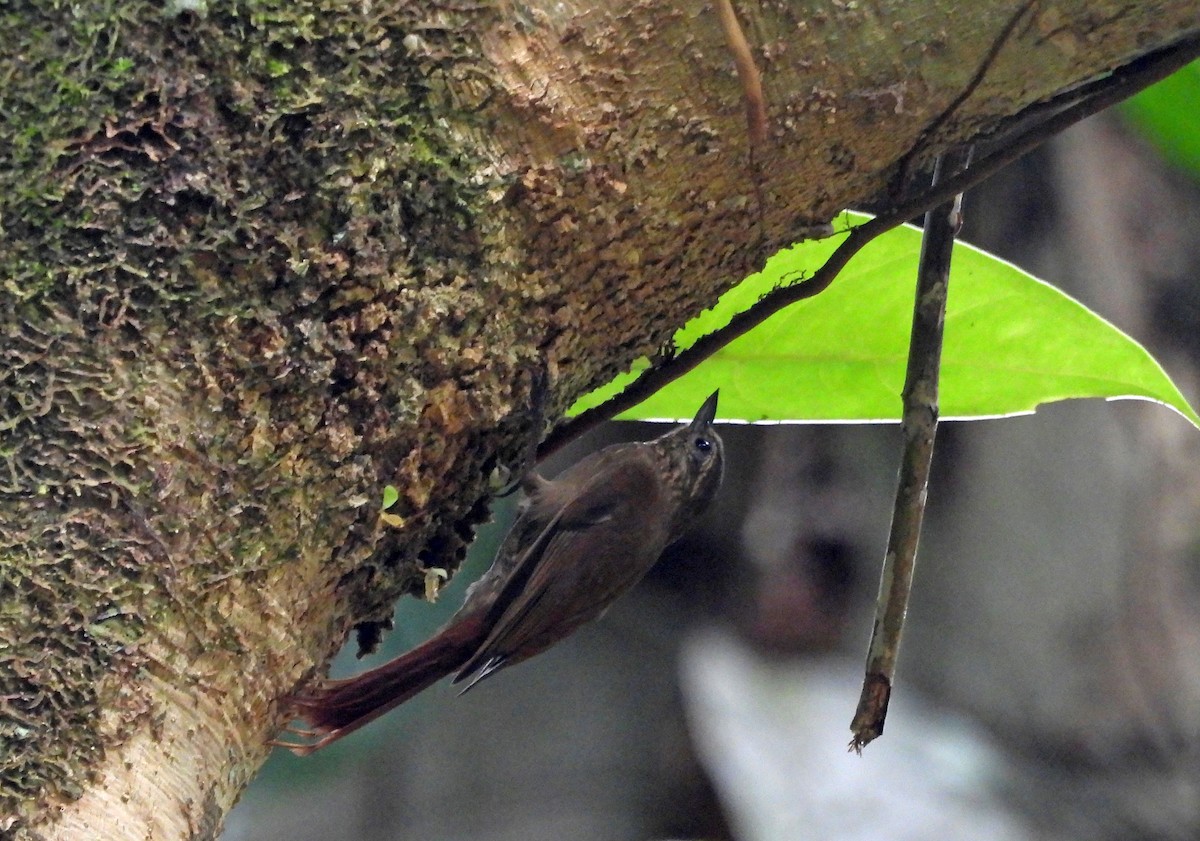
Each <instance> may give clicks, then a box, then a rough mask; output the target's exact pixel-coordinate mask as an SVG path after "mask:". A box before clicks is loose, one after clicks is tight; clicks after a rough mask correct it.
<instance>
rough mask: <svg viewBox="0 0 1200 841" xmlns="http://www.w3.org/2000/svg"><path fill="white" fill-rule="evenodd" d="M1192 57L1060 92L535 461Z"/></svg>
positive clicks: (1195, 51) (568, 425)
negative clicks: (884, 239) (966, 163)
mask: <svg viewBox="0 0 1200 841" xmlns="http://www.w3.org/2000/svg"><path fill="white" fill-rule="evenodd" d="M1198 55H1200V36H1196V35H1194V36H1191V37H1189V38H1184V39H1182V40H1180V41H1177V42H1176V43H1175V44H1173V45H1171V46H1170V47H1165V48H1163V49H1162V50H1158V51H1156V52H1154V53H1150V54H1148V55H1146V56H1143V57H1142V58H1139V59H1137V60H1135V61H1133V62H1131V63H1129V64H1128V65H1126V66H1125V67H1122V68H1119V69H1117V70H1114V71H1113V72H1112V74H1111V75H1110V76H1108V77H1106V78H1104V79H1102V80H1098V81H1096V82H1094V83H1092V84H1091V85H1089V86H1087V87H1086V88H1083V89H1076V90H1074V91H1071V92H1069V93H1066V94H1063V95H1061V96H1060V97H1058V100H1059V101H1060V102H1062V103H1066V104H1064V105H1063V107H1062V108H1061V110H1058V111H1055V112H1054V113H1052V114H1050V116H1048V117H1046V118H1045V119H1044V120H1043V121H1042V122H1040V123H1037V124H1035V125H1033V126H1030V127H1029V128H1027V129H1025V130H1023V131H1022V132H1021V133H1019V134H1018V135H1017V136H1016V137H1014V138H1013V139H1012V140H1010V141H1007V142H1005V144H1004V145H1003V146H1002V147H1000V148H998V149H996V150H995V151H993V152H990V153H989V154H987V155H985V156H983V157H982V158H980V159H979V160H978V161H976V162H974V163H973V164H972V166H971V168H970V169H968V170H966V171H964V172H961V173H959V174H958V175H956V176H954V177H952V178H949V179H947V180H946V181H944V182H942V183H940V184H934V185H932V186H931V187H930V188H928V189H927V190H925V191H923V192H921V193H919V194H917V195H915V196H912V197H910V198H907V199H905V200H903V201H901V202H900V203H899V204H896V205H894V206H893V207H892V208H891V209H890V210H888V211H887V212H885V213H882V214H880V215H879V216H876V217H875V218H874V219H872V220H871V221H869V222H865V223H863V224H862V225H859V226H858V227H857V228H855V229H854V230H852V231H851V232H850V235H849V236H848V237H847V238H846V240H845V241H844V242H843V243H842V244H841V245H839V246H838V247H837V249H836V250H835V251H834V252H833V254H832V255H830V257H829V259H828V260H827V261H826V262H825V264H824V265H823V266H821V268H820V269H818V270H817V271H816V272H815V273H814V274H813V276H812V277H811V278H809V279H808V280H805V281H802V282H797V283H794V284H792V285H790V286H785V287H782V288H780V289H776V290H774V291H773V292H771V293H769V294H767V295H765V296H763V298H762V299H761V300H759V302H758V303H757V304H755V305H754V306H753V307H751V308H750V309H748V310H745V311H744V312H742V313H739V314H738V315H737V316H735V317H734V318H733V320H731V321H730V323H729V324H728V325H727V326H725V327H723V328H721V329H720V330H717V331H714V332H713V333H709V334H708V335H707V336H704V337H703V338H702V339H700V340H699V341H697V342H696V343H695V344H693V345H692V346H691V347H689V348H688V349H687V350H684V351H682V352H681V353H679V354H677V355H676V356H674V357H672V358H671V359H670V360H669V361H667V362H664V363H663V364H661V365H658V366H656V367H654V368H649V369H647V370H646V371H644V372H643V373H642V374H641V376H639V377H638V378H637V379H636V380H635V381H634V382H633V383H631V384H630V386H629V387H628V388H626V389H625V390H624V391H622V392H621V393H620V394H618V395H616V396H614V397H613V398H611V399H609V400H606V401H605V402H604V403H603V404H601V405H599V406H596V407H595V408H592V409H589V410H587V411H586V412H582V413H580V414H579V415H576V416H575V417H573V418H571V419H570V420H568V421H566V422H565V423H562V424H560V425H559V426H558V427H556V428H555V429H554V430H553V431H552V432H551V433H550V435H549V436H548V437H547V438H546V440H545V441H544V442H542V445H541V447H539V448H538V460H539V461H540V460H542V459H544V458H546V456H548V455H550V454H551V453H553V452H556V451H557V450H559V449H560V448H562V447H563V446H565V445H566V444H567V443H569V442H571V441H574V440H575V439H576V438H578V437H579V436H581V435H583V434H584V433H585V432H588V431H589V430H591V429H593V428H595V427H596V426H599V425H600V424H601V423H603V422H604V421H606V420H611V419H612V418H614V417H616V416H617V415H619V414H620V413H621V412H624V411H625V410H627V409H631V408H633V407H634V406H636V405H637V404H638V403H640V402H642V401H643V400H645V399H646V398H647V397H649V396H650V395H651V394H653V393H655V392H656V391H658V390H659V389H660V388H662V387H663V386H665V385H667V384H668V383H670V382H673V381H674V380H677V379H679V378H680V377H681V376H683V375H684V374H686V373H687V372H688V371H691V370H692V369H693V368H695V367H696V366H697V365H699V364H700V363H701V362H703V361H704V360H705V359H707V358H708V357H709V356H711V355H712V354H714V353H716V352H717V351H718V350H720V349H721V348H723V347H724V346H725V345H727V344H729V342H731V341H733V340H734V339H736V338H738V337H739V336H742V335H744V334H745V333H747V332H749V331H750V330H751V329H753V328H754V327H757V326H758V325H759V324H761V323H762V322H764V321H766V320H767V319H768V318H770V317H771V316H772V315H774V314H775V313H777V312H779V310H781V309H783V308H784V307H786V306H788V305H789V304H792V303H795V302H796V301H802V300H804V299H805V298H811V297H812V296H813V295H816V294H818V293H820V292H823V291H824V290H825V289H826V288H828V287H829V285H830V284H831V283H833V281H834V279H835V278H836V277H837V274H838V272H840V271H841V270H842V268H844V267H845V265H846V264H847V263H848V262H849V261H850V258H851V257H853V256H854V255H855V254H856V253H858V252H859V251H860V250H861V249H862V248H863V247H864V246H865V245H866V244H867V243H869V242H870V241H871V240H873V239H874V238H875V237H877V236H879V235H880V234H883V233H886V232H887V231H890V230H892V229H893V228H895V227H897V226H899V225H901V224H903V223H904V222H906V221H908V220H909V219H912V218H913V217H915V216H918V215H920V214H921V213H925V212H927V211H928V210H929V209H930V208H933V207H937V206H938V205H940V204H943V203H944V202H946V201H949V200H950V199H952V198H953V197H954V196H956V195H957V194H959V193H961V192H964V191H966V190H967V189H969V188H971V187H973V186H975V185H976V184H978V183H979V182H981V181H983V180H985V179H987V178H989V177H990V176H992V175H993V174H995V173H996V172H997V171H998V170H1000V169H1002V168H1003V167H1005V166H1007V165H1008V164H1010V163H1012V162H1013V161H1015V160H1017V159H1019V158H1021V157H1023V156H1025V155H1026V154H1028V153H1029V152H1031V151H1033V150H1034V149H1036V148H1037V147H1038V146H1040V145H1041V144H1042V143H1044V142H1046V141H1047V140H1049V139H1050V138H1051V137H1054V136H1055V135H1056V134H1058V133H1059V132H1061V131H1063V130H1064V129H1067V128H1069V127H1071V126H1073V125H1074V124H1075V123H1077V122H1079V121H1080V120H1083V119H1085V118H1087V117H1090V116H1092V115H1094V114H1097V113H1099V112H1100V111H1103V110H1104V109H1105V108H1108V107H1110V106H1112V105H1115V104H1116V103H1118V102H1120V101H1121V100H1123V99H1127V98H1128V97H1130V96H1132V95H1133V94H1135V93H1137V92H1138V91H1140V90H1142V89H1143V88H1145V87H1148V86H1149V85H1152V84H1154V83H1155V82H1157V81H1159V80H1161V79H1164V78H1166V77H1167V76H1169V75H1170V74H1171V73H1173V72H1175V71H1176V70H1178V69H1179V68H1180V67H1183V66H1184V65H1185V64H1187V63H1188V62H1190V61H1192V60H1193V59H1194V58H1196V57H1197V56H1198ZM1052 102H1053V101H1051V103H1052ZM1051 103H1047V102H1043V103H1038V104H1036V105H1033V106H1031V108H1033V109H1036V110H1037V112H1038V113H1046V112H1047V111H1048V110H1049V109H1050V108H1051V107H1052V104H1051Z"/></svg>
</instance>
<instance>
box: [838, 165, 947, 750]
mask: <svg viewBox="0 0 1200 841" xmlns="http://www.w3.org/2000/svg"><path fill="white" fill-rule="evenodd" d="M968 158H969V153H960V152H952V153H948V154H946V155H943V156H941V157H939V158H938V162H937V166H936V168H935V169H934V174H933V180H934V182H935V183H936V182H938V181H942V180H944V179H945V177H946V175H947V174H950V175H954V174H957V173H958V172H960V171H961V170H963V169H964V168H965V167H966V165H967V161H968ZM961 227H962V193H959V194H958V195H957V196H955V197H954V199H953V200H951V201H949V202H947V203H946V204H943V205H941V206H939V207H937V208H934V209H933V210H931V211H929V212H928V213H927V214H925V233H924V235H923V236H922V238H921V261H920V265H919V266H918V268H917V294H916V299H915V302H914V304H913V321H912V337H911V339H910V340H909V345H908V370H907V372H906V373H905V376H904V390H903V391H902V392H901V396H902V398H903V402H904V414H903V417H902V419H901V421H900V428H901V431H902V432H903V435H904V452H903V455H902V457H901V459H900V476H899V479H898V481H897V484H896V504H895V506H894V508H893V509H892V528H891V533H890V534H889V535H888V546H887V554H886V555H884V559H883V575H882V577H881V579H880V582H879V601H878V602H877V604H876V607H875V625H874V627H873V629H872V631H871V646H870V649H869V650H868V652H867V670H866V676H865V677H864V679H863V688H862V695H861V696H860V697H859V699H858V710H857V711H856V712H855V714H854V721H853V722H852V723H851V725H850V729H851V730H852V731H853V733H854V738H853V739H852V740H851V742H850V747H851V749H852V750H855V751H860V752H861V751H862V749H863V746H864V745H866V744H867V743H868V742H870V741H871V740H872V739H874V738H875V737H877V736H879V735H880V734H881V733H883V724H884V719H886V718H887V708H888V701H889V700H890V699H891V695H892V683H893V680H894V678H895V675H896V657H897V655H898V654H899V652H900V636H901V633H902V632H903V630H904V617H905V615H906V614H907V613H908V597H909V593H910V592H911V591H912V580H913V569H914V567H915V565H916V561H917V545H918V543H919V542H920V538H921V522H922V521H923V519H924V517H925V494H926V491H927V489H928V487H929V466H930V465H931V464H932V463H933V442H934V438H935V436H936V435H937V424H938V378H939V375H940V372H941V365H942V327H943V325H944V323H945V320H946V292H947V290H948V289H949V284H950V255H951V252H952V251H953V248H954V238H955V236H957V234H958V231H959V229H960V228H961Z"/></svg>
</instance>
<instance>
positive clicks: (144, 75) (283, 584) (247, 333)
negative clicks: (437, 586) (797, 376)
mask: <svg viewBox="0 0 1200 841" xmlns="http://www.w3.org/2000/svg"><path fill="white" fill-rule="evenodd" d="M743 5H744V4H741V5H739V6H738V13H739V15H741V20H742V25H743V26H744V28H745V30H746V34H747V38H748V39H749V41H750V43H751V44H752V45H753V47H754V51H755V56H756V60H757V62H758V63H759V65H760V68H761V70H762V72H763V74H764V79H765V86H766V94H767V100H768V116H769V119H770V122H769V128H770V134H769V137H768V139H767V141H766V143H765V144H764V145H762V146H760V147H759V148H756V149H755V150H754V151H753V154H751V152H750V150H749V147H748V140H747V131H746V122H745V115H744V111H743V105H742V98H741V88H740V86H739V83H738V80H737V77H736V75H735V74H734V73H733V69H732V68H733V63H732V60H731V58H730V56H729V53H728V50H727V48H726V46H725V40H724V36H723V34H722V33H721V31H720V29H719V28H718V27H717V25H716V21H715V17H714V16H713V14H712V13H711V10H710V8H709V6H708V5H707V4H706V3H704V2H691V3H688V2H685V3H682V4H680V3H676V4H656V3H614V4H612V5H611V6H609V7H606V8H596V6H595V4H593V3H579V4H574V5H573V4H570V3H561V2H555V3H546V4H538V3H534V4H529V3H524V4H520V5H508V4H497V5H475V4H464V3H457V2H453V3H451V2H428V3H412V4H402V3H397V4H391V3H387V4H379V3H341V2H332V0H325V2H320V0H314V2H286V3H284V2H255V3H239V4H233V3H219V2H215V0H212V1H211V2H207V3H206V2H204V0H200V2H188V3H185V2H182V0H172V2H170V3H167V4H166V6H165V8H164V6H162V5H161V4H150V3H142V2H124V1H123V0H121V1H120V2H119V1H118V0H107V2H106V1H105V0H93V2H83V3H76V4H71V5H67V4H57V3H51V2H48V0H47V2H24V3H23V2H17V3H14V4H9V5H8V6H7V8H6V9H5V11H3V12H2V13H0V42H3V43H4V44H5V45H6V46H5V50H4V56H3V57H2V58H0V78H3V79H4V80H5V84H4V85H3V87H2V88H0V225H2V227H3V232H4V237H3V243H4V245H3V249H2V251H0V290H2V291H0V570H2V572H0V600H2V601H0V739H2V740H3V752H2V753H0V832H8V833H10V834H12V835H14V836H15V837H38V836H42V837H62V838H75V837H88V838H125V837H130V838H133V837H137V838H144V837H154V838H158V839H167V838H176V837H195V838H210V837H214V836H215V835H216V833H217V832H218V830H219V827H220V824H221V821H222V818H223V816H224V814H225V812H226V811H227V809H228V808H229V807H230V805H232V803H233V802H234V801H235V800H236V798H237V796H238V793H239V792H240V791H241V789H242V787H243V786H244V785H245V783H246V782H247V781H248V780H249V779H250V777H251V776H252V775H253V773H254V771H255V770H256V768H257V767H258V765H259V764H260V763H261V761H262V760H263V758H264V757H265V755H266V752H267V750H268V748H267V747H266V746H265V740H266V739H267V738H268V737H269V736H270V735H271V733H272V731H273V730H274V728H275V727H277V726H278V725H279V724H280V721H279V720H278V712H279V711H278V709H277V706H276V702H277V699H278V698H279V697H280V696H281V695H283V694H285V693H286V692H288V691H290V690H292V689H294V688H295V687H296V685H297V683H298V682H300V681H302V680H304V679H305V678H307V677H310V676H312V675H314V674H315V673H317V672H318V671H319V670H320V669H321V668H322V667H323V665H324V663H325V662H326V661H327V659H328V657H329V656H330V655H331V653H332V652H333V651H335V650H336V649H337V647H338V646H339V644H340V643H341V642H342V640H343V639H344V638H345V635H346V633H347V632H348V631H349V630H350V629H351V628H352V627H354V626H360V627H365V628H367V629H371V628H375V627H377V623H381V622H385V621H386V617H387V616H388V615H389V613H390V610H391V606H392V603H393V602H394V600H395V599H396V598H397V597H398V596H400V595H402V594H404V593H414V592H419V591H420V590H421V588H422V586H423V581H424V578H425V574H424V571H425V569H426V568H427V567H430V566H435V567H449V568H453V567H454V566H455V565H456V564H457V561H458V559H459V558H460V557H461V555H462V553H463V551H464V549H465V547H466V545H467V543H468V542H469V541H470V539H471V536H472V532H473V528H474V526H475V525H476V524H478V523H479V522H480V521H481V520H482V519H483V517H484V516H485V515H486V503H487V501H488V494H489V484H488V483H489V477H490V476H491V474H492V472H493V470H494V468H496V467H497V466H500V465H504V464H511V463H514V462H515V461H517V460H518V459H519V454H520V453H522V452H523V451H524V450H525V448H526V446H527V443H528V441H529V440H530V438H531V437H532V436H535V435H537V434H539V433H540V432H541V431H542V427H543V422H544V420H552V419H553V418H554V417H555V416H556V415H557V414H558V413H560V412H561V411H562V409H563V408H564V407H565V406H566V405H567V404H568V403H569V402H570V401H571V400H572V399H573V398H574V397H575V396H577V395H578V394H580V393H581V392H582V391H583V390H585V389H587V388H589V387H591V386H594V385H597V384H599V383H600V382H601V381H603V380H604V379H605V378H607V377H609V376H610V375H612V374H613V373H615V372H616V371H617V370H619V369H621V368H622V367H623V366H625V365H627V364H628V363H629V362H630V361H631V360H632V359H633V358H634V357H636V356H638V355H640V354H645V353H649V352H653V351H654V350H655V349H656V348H658V347H659V346H660V345H661V344H662V343H663V342H664V341H665V340H666V339H667V338H668V337H669V335H670V333H671V331H672V330H673V329H674V328H675V327H676V326H678V325H679V324H680V323H681V322H682V321H684V320H685V319H686V318H687V317H688V316H690V315H692V314H694V313H695V312H697V311H698V310H700V309H702V308H703V307H704V306H706V305H707V304H709V303H711V302H712V301H713V300H714V299H715V297H716V296H717V295H718V294H719V293H720V291H722V290H723V289H725V288H727V287H728V286H729V285H730V284H731V283H733V282H735V281H736V280H737V279H739V278H740V277H741V276H743V275H744V274H745V273H746V272H747V271H748V270H751V269H754V268H756V267H757V266H759V265H760V264H761V261H762V260H763V259H764V257H765V256H766V255H767V254H769V253H770V252H771V251H773V250H774V249H776V248H777V247H779V246H780V245H783V244H786V243H788V242H790V241H792V240H794V239H796V238H797V237H799V236H800V235H801V234H802V233H803V231H804V230H806V227H807V226H808V225H810V224H813V223H820V222H824V221H826V220H828V219H829V218H830V217H831V216H832V214H834V213H835V212H836V211H837V210H839V209H841V208H842V207H844V206H848V205H852V204H862V203H864V202H865V201H867V200H868V199H870V198H872V197H874V196H878V195H880V194H881V192H882V191H883V190H884V189H885V187H886V185H887V184H888V183H889V181H890V179H892V178H893V177H894V176H895V174H896V172H897V169H898V168H899V167H901V166H904V165H905V162H906V161H909V160H912V159H918V158H922V157H925V156H928V155H931V154H933V153H935V152H936V151H937V150H938V149H939V148H941V147H942V146H943V145H944V144H945V143H947V142H949V141H953V140H959V139H963V138H968V137H971V136H974V135H975V134H977V133H979V132H982V131H986V130H988V129H990V128H992V127H994V126H995V125H997V124H998V123H999V122H1001V121H1003V120H1005V119H1007V118H1009V117H1011V116H1013V115H1014V114H1017V113H1019V112H1020V110H1021V109H1022V108H1023V107H1025V106H1027V105H1029V104H1030V103H1033V102H1036V101H1038V100H1040V99H1043V98H1045V97H1046V96H1049V95H1051V94H1053V93H1054V92H1056V91H1058V90H1061V89H1063V88H1065V87H1067V86H1069V85H1071V84H1073V83H1076V82H1078V81H1079V80H1081V79H1084V78H1087V77H1090V76H1092V75H1095V74H1096V73H1099V72H1102V71H1104V70H1107V69H1109V68H1111V67H1114V66H1117V65H1120V64H1122V63H1124V62H1126V61H1128V60H1129V59H1130V58H1131V57H1133V56H1136V55H1138V54H1139V53H1141V52H1144V51H1146V50H1148V49H1151V48H1153V47H1156V46H1161V45H1163V44H1165V43H1168V42H1169V41H1170V40H1172V39H1173V38H1176V37H1178V36H1180V35H1181V34H1183V33H1184V32H1185V30H1186V28H1187V27H1191V26H1194V25H1195V17H1196V16H1195V11H1196V9H1195V8H1194V7H1191V8H1188V4H1178V3H1144V4H1137V5H1136V7H1135V8H1133V9H1130V8H1128V7H1126V6H1120V7H1118V6H1115V5H1114V6H1113V7H1112V9H1111V10H1109V11H1106V10H1105V9H1106V6H1107V4H1101V3H1095V2H1087V3H1084V2H1082V0H1079V1H1078V2H1067V3H1059V4H1057V5H1055V6H1054V7H1053V8H1052V9H1050V8H1046V9H1043V8H1042V7H1041V6H1040V5H1039V4H1036V3H992V4H987V6H986V7H983V8H981V9H979V10H978V11H975V12H973V13H972V15H970V16H969V18H970V19H966V18H968V16H966V15H962V14H956V13H955V11H956V7H957V5H958V4H950V3H945V2H934V1H933V0H929V2H924V3H919V4H916V3H905V2H882V3H873V4H865V3H861V4H854V3H828V4H825V3H818V4H807V5H806V6H804V7H801V6H800V5H799V4H797V5H795V6H787V5H784V4H775V5H772V6H771V8H769V9H766V8H761V7H759V6H758V5H755V6H753V7H745V8H743V7H742V6H743ZM943 13H944V14H943ZM543 384H546V387H548V390H549V391H548V395H546V396H545V399H543V398H542V397H540V396H539V395H537V394H535V392H537V391H539V389H542V388H543ZM539 404H544V412H543V411H538V410H534V409H532V408H531V407H533V406H535V405H539ZM543 414H545V415H546V418H545V419H543V417H542V415H543ZM387 484H391V485H395V486H396V487H397V488H398V489H399V492H400V493H399V500H398V501H397V503H396V504H395V505H394V506H392V507H391V508H390V509H389V512H388V513H389V514H391V515H393V517H392V518H389V520H388V521H387V522H385V521H383V520H381V519H380V517H379V513H380V500H381V497H382V489H383V487H384V485H387ZM369 636H370V633H368V637H369Z"/></svg>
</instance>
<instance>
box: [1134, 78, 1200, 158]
mask: <svg viewBox="0 0 1200 841" xmlns="http://www.w3.org/2000/svg"><path fill="white" fill-rule="evenodd" d="M1197 102H1200V62H1192V63H1191V64H1189V65H1187V66H1186V67H1182V68H1180V69H1179V70H1177V71H1175V72H1174V73H1172V74H1171V75H1170V76H1168V77H1167V78H1165V79H1163V80H1162V81H1161V82H1159V83H1158V84H1155V85H1151V86H1150V87H1148V88H1146V89H1145V90H1144V91H1142V92H1141V93H1139V94H1138V95H1137V96H1135V97H1133V98H1132V99H1129V100H1127V101H1125V102H1124V103H1122V105H1121V112H1122V113H1123V114H1124V116H1125V118H1126V119H1127V120H1129V122H1130V123H1132V124H1133V126H1134V127H1135V128H1137V129H1138V130H1139V131H1141V132H1142V134H1144V135H1145V136H1146V137H1147V138H1148V139H1149V140H1150V141H1151V142H1152V143H1153V144H1154V145H1155V146H1157V147H1158V149H1159V151H1161V152H1162V153H1163V155H1164V157H1166V158H1167V160H1169V161H1171V162H1172V163H1173V164H1175V165H1176V166H1178V167H1181V168H1183V169H1185V170H1187V171H1188V172H1190V173H1191V174H1192V176H1193V177H1195V178H1200V109H1197V108H1196V103H1197Z"/></svg>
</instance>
